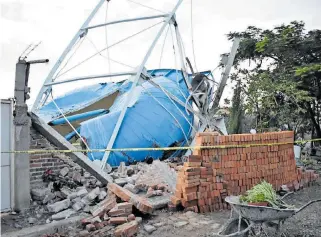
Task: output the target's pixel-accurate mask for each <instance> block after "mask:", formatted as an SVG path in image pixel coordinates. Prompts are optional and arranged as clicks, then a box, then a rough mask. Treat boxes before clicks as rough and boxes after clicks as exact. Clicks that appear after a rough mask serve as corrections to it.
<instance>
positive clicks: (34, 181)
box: [30, 127, 71, 187]
mask: <svg viewBox="0 0 321 237" xmlns="http://www.w3.org/2000/svg"><path fill="white" fill-rule="evenodd" d="M30 149H37V150H38V149H41V150H44V152H43V153H37V154H30V184H31V186H32V187H34V186H37V185H39V184H40V183H42V174H43V172H44V171H45V170H46V169H52V170H54V171H58V170H60V169H62V168H63V167H65V166H68V165H69V163H70V162H71V161H70V159H69V157H67V156H65V155H64V154H61V153H48V152H45V151H46V150H55V149H56V147H54V146H53V145H51V144H50V143H49V142H48V140H47V139H46V138H45V137H44V136H42V135H41V134H40V133H38V132H37V131H36V130H35V129H34V128H32V127H31V128H30Z"/></svg>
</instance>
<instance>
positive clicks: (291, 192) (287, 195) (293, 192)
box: [280, 192, 294, 200]
mask: <svg viewBox="0 0 321 237" xmlns="http://www.w3.org/2000/svg"><path fill="white" fill-rule="evenodd" d="M293 193H294V192H289V193H287V194H285V195H284V196H282V197H281V198H280V199H281V200H283V199H284V198H286V197H287V196H289V195H291V194H293Z"/></svg>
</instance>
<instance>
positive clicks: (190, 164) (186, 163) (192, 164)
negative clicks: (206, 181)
mask: <svg viewBox="0 0 321 237" xmlns="http://www.w3.org/2000/svg"><path fill="white" fill-rule="evenodd" d="M201 164H202V163H201V162H185V163H184V167H201Z"/></svg>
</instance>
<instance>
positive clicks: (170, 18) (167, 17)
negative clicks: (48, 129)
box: [32, 0, 191, 169]
mask: <svg viewBox="0 0 321 237" xmlns="http://www.w3.org/2000/svg"><path fill="white" fill-rule="evenodd" d="M105 1H106V0H99V2H98V4H97V5H96V7H95V8H94V9H93V11H92V12H91V14H90V15H89V17H88V18H87V19H86V21H85V22H84V23H83V25H82V26H81V27H80V29H79V30H78V32H77V33H76V34H75V36H74V37H73V38H72V40H71V41H70V43H69V44H68V46H67V47H66V49H65V50H64V51H63V53H62V55H61V56H60V58H59V59H58V60H57V62H56V63H55V65H54V66H53V68H52V69H51V71H50V72H49V74H48V76H47V78H46V80H45V81H44V83H43V85H42V88H41V90H40V92H39V94H38V95H37V98H36V100H35V102H34V104H33V107H32V111H33V112H36V111H37V110H38V109H39V108H40V107H41V106H43V105H44V104H45V103H46V101H47V99H48V96H49V94H50V92H51V90H52V86H54V85H58V84H63V83H70V82H74V81H80V80H89V79H95V78H105V77H115V76H124V75H134V76H135V77H134V79H133V84H132V86H131V88H130V90H129V95H128V96H127V98H126V101H125V104H124V107H123V109H122V111H121V113H120V116H119V118H118V121H117V123H116V125H115V128H114V131H113V133H112V135H111V137H110V140H109V142H108V145H107V150H109V149H111V148H112V147H113V145H114V142H115V140H116V138H117V135H118V132H119V129H120V127H121V125H122V122H123V119H124V117H125V114H126V111H127V108H128V105H129V103H130V100H131V98H132V96H133V93H134V89H135V87H136V86H137V84H138V81H139V79H140V78H141V77H142V75H143V74H144V66H145V64H146V62H147V60H148V59H149V57H150V55H151V53H152V51H153V49H154V48H155V45H156V43H157V42H158V40H159V38H160V37H161V35H162V33H163V32H164V30H165V28H166V26H167V25H168V24H173V23H176V21H175V12H176V11H177V9H178V7H179V6H180V5H181V3H182V2H183V0H178V1H177V3H176V5H175V7H174V8H173V9H172V11H171V12H170V13H168V14H161V15H154V16H145V17H138V18H129V19H123V20H117V21H110V22H106V23H103V24H98V25H93V26H89V24H90V22H91V20H92V19H93V17H94V16H95V15H96V14H97V12H98V10H99V9H100V8H101V7H102V5H103V3H104V2H105ZM156 18H164V23H163V25H162V27H161V29H160V30H159V31H158V33H157V35H156V37H155V38H154V40H153V42H152V44H151V46H150V47H149V49H148V51H147V53H146V55H145V57H144V59H143V61H142V62H141V64H140V66H139V67H138V68H137V70H135V71H131V72H123V73H121V72H119V73H109V74H103V75H89V76H84V77H76V78H70V79H65V80H61V81H56V82H55V81H54V75H55V73H56V72H57V70H58V69H59V67H60V66H61V63H62V62H63V61H64V59H65V58H66V56H67V55H68V53H69V52H70V51H71V50H72V48H73V46H74V45H75V44H76V42H77V41H78V40H79V39H81V38H82V37H83V36H84V35H85V34H87V31H88V30H92V29H95V28H98V27H103V26H108V25H113V24H119V23H125V22H132V21H142V20H150V19H156ZM174 25H175V30H176V40H177V45H178V48H179V54H180V61H181V69H182V71H183V75H184V80H185V83H186V85H187V87H188V88H189V90H191V84H190V82H189V80H188V74H187V72H186V68H185V64H184V56H183V49H182V45H181V39H180V36H179V32H178V27H177V25H176V24H174ZM109 155H110V152H109V151H106V152H105V154H104V157H103V160H102V164H101V169H104V168H105V166H106V164H107V161H108V158H109Z"/></svg>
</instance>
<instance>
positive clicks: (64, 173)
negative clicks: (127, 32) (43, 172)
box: [59, 167, 69, 177]
mask: <svg viewBox="0 0 321 237" xmlns="http://www.w3.org/2000/svg"><path fill="white" fill-rule="evenodd" d="M68 172H69V168H68V167H64V168H62V169H61V170H60V172H59V174H60V175H61V176H62V177H65V176H66V175H67V174H68Z"/></svg>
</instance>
